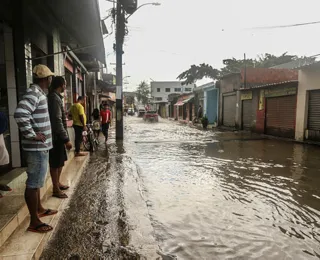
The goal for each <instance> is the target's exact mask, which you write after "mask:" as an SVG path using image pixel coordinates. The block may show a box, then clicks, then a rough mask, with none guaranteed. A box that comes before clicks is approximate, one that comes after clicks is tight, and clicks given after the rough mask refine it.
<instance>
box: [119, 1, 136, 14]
mask: <svg viewBox="0 0 320 260" xmlns="http://www.w3.org/2000/svg"><path fill="white" fill-rule="evenodd" d="M120 3H121V5H122V6H123V9H124V10H125V11H126V12H127V13H128V14H133V13H134V12H135V11H136V10H137V8H138V0H120Z"/></svg>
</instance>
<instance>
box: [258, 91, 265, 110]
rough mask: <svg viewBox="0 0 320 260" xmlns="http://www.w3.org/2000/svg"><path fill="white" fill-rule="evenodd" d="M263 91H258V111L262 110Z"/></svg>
mask: <svg viewBox="0 0 320 260" xmlns="http://www.w3.org/2000/svg"><path fill="white" fill-rule="evenodd" d="M264 94H265V93H264V90H260V95H259V110H263V109H264Z"/></svg>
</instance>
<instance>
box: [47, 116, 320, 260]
mask: <svg viewBox="0 0 320 260" xmlns="http://www.w3.org/2000/svg"><path fill="white" fill-rule="evenodd" d="M125 123H126V124H125V125H126V129H125V137H126V140H125V141H124V144H123V146H122V145H117V144H115V143H111V144H110V145H109V147H108V151H106V150H105V148H104V147H101V151H99V152H97V154H95V155H93V156H92V158H91V162H90V164H89V166H88V169H87V170H86V171H85V173H84V174H83V176H82V177H81V180H80V183H79V186H78V188H77V190H76V191H75V194H74V196H73V198H72V199H71V201H70V205H69V208H68V209H66V210H65V212H64V215H63V217H62V218H61V220H60V222H59V223H60V224H59V225H58V227H57V229H56V232H55V233H54V236H53V239H52V242H51V243H50V245H49V246H48V247H47V249H46V250H45V252H44V254H43V259H58V258H55V257H57V256H58V255H60V257H59V259H99V258H100V259H144V258H143V257H142V254H140V253H138V251H137V248H139V246H136V247H135V246H134V244H135V242H133V240H135V241H138V243H137V245H138V244H139V241H140V245H144V244H146V243H148V242H150V245H151V244H152V243H154V244H156V247H157V248H158V251H159V254H160V255H162V256H163V259H175V258H177V259H318V258H320V189H319V186H320V167H319V153H320V149H319V148H318V147H313V146H303V145H300V144H295V143H291V142H283V141H278V140H266V139H262V138H260V137H259V136H251V135H248V134H240V133H239V134H237V133H218V132H212V131H201V130H197V129H193V128H190V127H187V126H183V125H179V124H177V123H176V122H169V121H167V120H160V122H159V123H154V124H150V123H145V122H144V121H143V120H142V119H140V118H137V117H127V118H126V121H125ZM111 135H112V136H113V137H114V133H111ZM138 188H139V193H138V194H140V195H141V196H140V198H139V199H136V198H138V197H139V196H138V197H135V196H136V193H135V190H137V189H138ZM140 199H141V201H142V204H141V202H140ZM142 205H143V207H144V208H143V207H142ZM144 211H145V212H144ZM139 213H140V214H141V216H143V217H144V218H145V217H146V216H147V218H145V219H142V217H141V218H140V217H139ZM135 214H136V215H135ZM134 221H135V222H134ZM147 222H150V227H152V230H151V231H150V230H147V231H146V230H144V232H146V233H147V234H151V233H152V237H153V238H152V237H150V238H148V239H149V240H148V241H147V242H145V241H144V242H141V241H142V240H141V238H140V240H139V239H137V237H138V235H135V234H134V230H136V229H138V230H140V229H141V230H142V229H143V228H145V229H146V227H147V226H148V225H149V224H147ZM139 233H141V234H142V233H143V232H136V234H139ZM141 237H143V236H141ZM153 239H154V240H153ZM146 258H147V259H155V258H151V257H150V258H148V257H146Z"/></svg>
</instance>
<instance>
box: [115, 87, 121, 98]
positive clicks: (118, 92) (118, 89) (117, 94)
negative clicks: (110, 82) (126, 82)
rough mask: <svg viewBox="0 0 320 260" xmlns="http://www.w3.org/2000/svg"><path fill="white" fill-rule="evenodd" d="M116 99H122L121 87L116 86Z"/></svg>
mask: <svg viewBox="0 0 320 260" xmlns="http://www.w3.org/2000/svg"><path fill="white" fill-rule="evenodd" d="M116 99H122V87H121V86H117V90H116Z"/></svg>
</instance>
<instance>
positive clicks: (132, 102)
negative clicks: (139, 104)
mask: <svg viewBox="0 0 320 260" xmlns="http://www.w3.org/2000/svg"><path fill="white" fill-rule="evenodd" d="M126 103H127V104H128V105H132V104H134V96H127V97H126Z"/></svg>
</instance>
